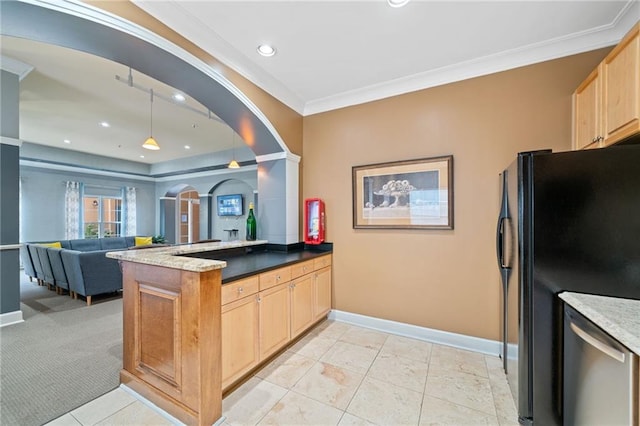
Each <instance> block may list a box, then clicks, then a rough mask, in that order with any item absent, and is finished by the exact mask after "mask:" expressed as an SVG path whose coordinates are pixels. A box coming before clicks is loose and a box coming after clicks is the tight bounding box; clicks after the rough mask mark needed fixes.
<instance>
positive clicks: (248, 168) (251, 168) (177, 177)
mask: <svg viewBox="0 0 640 426" xmlns="http://www.w3.org/2000/svg"><path fill="white" fill-rule="evenodd" d="M256 170H258V166H257V165H255V164H254V165H251V166H241V167H240V168H239V169H228V168H223V169H216V170H210V171H205V172H196V173H184V174H178V175H171V176H166V177H159V178H154V181H155V182H167V181H172V180H180V179H195V178H200V177H209V176H217V175H229V174H235V173H242V172H251V171H256Z"/></svg>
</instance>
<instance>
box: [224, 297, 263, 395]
mask: <svg viewBox="0 0 640 426" xmlns="http://www.w3.org/2000/svg"><path fill="white" fill-rule="evenodd" d="M258 325H259V314H258V295H257V294H253V295H251V296H247V297H244V298H242V299H239V300H236V301H234V302H231V303H228V304H226V305H224V306H222V333H221V334H222V355H221V356H222V388H223V389H224V388H226V387H227V386H229V385H230V384H232V383H233V382H234V381H235V380H237V379H239V378H240V377H242V376H243V375H244V374H245V373H247V372H248V371H250V370H251V369H252V368H253V367H255V366H256V365H257V364H258V362H260V353H259V346H258V342H259V340H258V339H259V329H258Z"/></svg>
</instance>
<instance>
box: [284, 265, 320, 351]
mask: <svg viewBox="0 0 640 426" xmlns="http://www.w3.org/2000/svg"><path fill="white" fill-rule="evenodd" d="M314 278H315V277H314V274H307V275H304V276H302V277H301V278H298V279H296V280H293V281H292V282H291V285H290V290H291V338H292V339H293V338H295V337H297V336H298V335H300V333H302V332H303V331H305V330H306V329H307V328H309V327H310V326H311V325H312V324H313V323H314V321H315V317H314V315H313V313H314V306H313V301H314V287H313V284H314Z"/></svg>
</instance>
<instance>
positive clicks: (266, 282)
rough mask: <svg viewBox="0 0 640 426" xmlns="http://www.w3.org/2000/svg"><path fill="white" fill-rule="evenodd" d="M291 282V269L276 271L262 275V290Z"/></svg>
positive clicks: (288, 267)
mask: <svg viewBox="0 0 640 426" xmlns="http://www.w3.org/2000/svg"><path fill="white" fill-rule="evenodd" d="M287 281H291V267H290V266H287V267H285V268H279V269H274V270H273V271H269V272H263V273H262V274H260V290H264V289H267V288H271V287H273V286H275V285H278V284H282V283H286V282H287Z"/></svg>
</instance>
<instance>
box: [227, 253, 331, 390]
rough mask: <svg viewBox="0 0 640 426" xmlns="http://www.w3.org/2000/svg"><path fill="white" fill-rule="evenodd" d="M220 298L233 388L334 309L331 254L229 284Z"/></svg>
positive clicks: (230, 382) (228, 378) (228, 384)
mask: <svg viewBox="0 0 640 426" xmlns="http://www.w3.org/2000/svg"><path fill="white" fill-rule="evenodd" d="M221 300H222V350H221V352H222V353H221V357H222V387H223V389H228V388H229V387H230V386H231V385H232V384H233V383H234V382H236V381H237V380H238V379H240V378H241V377H242V376H244V375H245V374H246V373H248V372H249V371H251V370H252V369H253V368H255V367H256V366H257V365H259V364H260V363H261V362H263V361H265V360H266V359H268V358H269V357H270V356H272V355H273V354H274V353H276V352H277V351H279V350H280V349H282V348H283V347H284V346H286V345H287V344H288V343H289V342H291V340H293V339H294V338H296V337H297V336H299V335H300V334H302V333H303V332H304V331H306V330H308V329H309V328H310V327H311V326H313V324H314V323H316V322H318V321H320V320H321V319H322V318H323V317H325V316H326V315H327V313H328V312H329V311H330V310H331V255H330V254H329V255H325V256H320V257H317V258H315V259H313V260H307V261H303V262H299V263H296V264H293V265H291V266H286V267H283V268H278V269H274V270H271V271H268V272H264V273H261V274H258V275H255V276H252V277H249V278H245V279H242V280H238V281H234V282H232V283H229V284H225V285H224V286H222V294H221Z"/></svg>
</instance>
